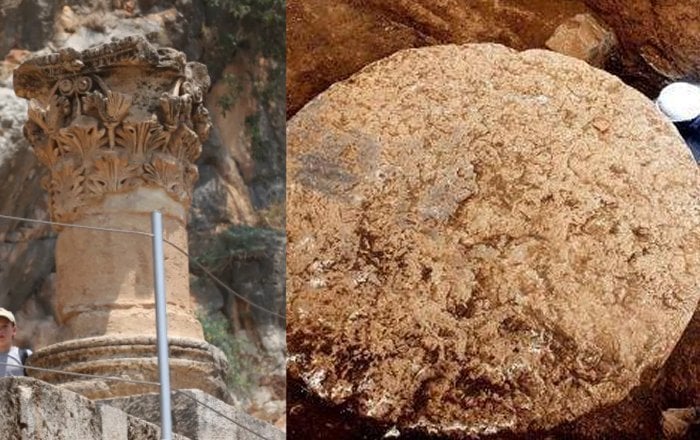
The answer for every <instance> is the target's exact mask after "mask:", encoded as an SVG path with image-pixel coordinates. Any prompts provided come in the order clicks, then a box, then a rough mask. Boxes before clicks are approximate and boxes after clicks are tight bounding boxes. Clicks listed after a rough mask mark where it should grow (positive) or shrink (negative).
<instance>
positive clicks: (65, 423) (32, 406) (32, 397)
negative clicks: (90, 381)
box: [0, 377, 187, 440]
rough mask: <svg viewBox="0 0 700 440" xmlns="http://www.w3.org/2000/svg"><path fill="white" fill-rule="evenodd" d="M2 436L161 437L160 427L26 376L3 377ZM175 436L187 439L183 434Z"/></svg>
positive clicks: (21, 439)
mask: <svg viewBox="0 0 700 440" xmlns="http://www.w3.org/2000/svg"><path fill="white" fill-rule="evenodd" d="M0 398H1V399H2V401H3V408H4V409H3V411H2V414H1V415H0V432H2V438H6V439H13V440H37V439H51V440H75V439H81V440H159V439H160V438H161V437H160V429H159V428H158V426H156V425H153V424H151V423H149V422H146V421H144V420H142V419H141V418H139V417H135V416H132V415H128V414H127V413H125V412H123V411H121V410H119V409H117V408H114V407H110V406H106V405H98V404H95V403H94V402H92V401H90V400H88V399H86V398H85V397H83V396H81V395H79V394H75V393H72V392H70V391H66V390H61V389H59V388H56V387H53V386H51V385H49V384H47V383H45V382H41V381H38V380H36V379H31V378H27V377H11V378H10V377H8V378H3V379H1V380H0ZM173 439H176V440H187V438H186V437H184V436H181V435H177V434H176V435H174V436H173Z"/></svg>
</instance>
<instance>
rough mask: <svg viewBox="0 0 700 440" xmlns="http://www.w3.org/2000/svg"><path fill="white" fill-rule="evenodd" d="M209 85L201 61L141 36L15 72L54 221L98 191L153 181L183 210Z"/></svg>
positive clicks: (69, 216)
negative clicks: (44, 174) (44, 172)
mask: <svg viewBox="0 0 700 440" xmlns="http://www.w3.org/2000/svg"><path fill="white" fill-rule="evenodd" d="M209 86H210V80H209V76H208V73H207V69H206V66H204V65H202V64H200V63H196V62H189V63H186V62H185V56H184V54H182V53H181V52H178V51H175V50H172V49H156V48H155V47H153V46H152V45H151V44H149V43H148V42H147V41H146V40H145V39H143V38H142V37H128V38H125V39H123V40H119V41H115V42H112V43H108V44H104V45H101V46H98V47H95V48H91V49H87V50H85V51H83V52H77V51H75V50H72V49H63V50H61V51H59V52H58V53H53V54H49V55H46V56H43V57H38V58H33V59H31V60H28V61H26V62H25V63H23V64H22V65H21V66H20V67H19V68H17V70H16V71H15V74H14V87H15V92H16V93H17V95H18V96H21V97H24V98H27V99H29V100H30V102H29V110H28V117H29V119H28V121H27V123H26V124H25V127H24V133H25V136H26V137H27V139H28V140H29V141H30V142H31V144H32V145H33V147H34V151H35V153H36V156H37V158H38V159H39V161H40V162H41V163H42V164H44V165H46V166H47V167H48V168H49V170H50V174H49V175H48V176H47V178H46V179H45V181H44V182H43V184H44V187H45V189H46V190H47V191H48V192H49V195H50V211H51V215H52V218H53V219H54V220H56V221H62V222H71V221H74V220H76V219H77V218H79V217H80V214H81V211H82V210H83V208H84V207H85V206H87V205H91V204H95V203H99V202H100V201H101V200H103V197H104V195H105V194H108V193H120V192H127V191H130V190H132V189H134V188H135V187H139V186H155V187H160V188H162V189H164V190H165V191H166V192H167V194H168V195H170V196H171V197H172V198H173V199H175V200H176V201H178V202H180V203H182V204H183V205H184V206H185V208H187V207H188V206H189V203H190V201H191V196H192V187H193V185H194V182H195V181H196V180H197V177H198V174H197V167H196V166H195V165H194V161H195V160H196V159H197V158H198V157H199V155H200V153H201V145H202V142H203V141H204V140H205V139H206V138H207V136H208V134H209V130H210V128H211V122H210V118H209V112H208V111H207V109H206V108H205V107H204V102H203V99H204V94H205V93H206V91H207V89H208V88H209Z"/></svg>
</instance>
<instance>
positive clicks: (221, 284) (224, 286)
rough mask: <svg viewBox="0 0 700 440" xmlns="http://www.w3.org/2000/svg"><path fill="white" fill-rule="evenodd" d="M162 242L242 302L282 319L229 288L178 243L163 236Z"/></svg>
mask: <svg viewBox="0 0 700 440" xmlns="http://www.w3.org/2000/svg"><path fill="white" fill-rule="evenodd" d="M163 242H164V243H167V244H169V245H170V246H172V247H174V248H175V249H176V250H177V251H179V252H181V253H182V254H184V255H185V256H186V257H187V258H188V259H189V260H190V262H191V263H194V264H195V265H196V266H197V267H199V268H200V269H202V270H203V271H204V273H206V274H207V275H209V277H210V278H211V279H213V280H214V281H216V283H217V284H218V285H220V286H221V287H223V288H224V289H226V290H227V291H229V292H230V293H232V294H233V295H234V296H236V297H237V298H240V299H241V300H242V301H243V302H245V303H246V304H249V305H251V306H253V307H255V308H256V309H259V310H262V311H264V312H267V313H269V314H270V315H274V316H276V317H278V318H280V319H282V320H284V319H285V317H284V316H282V315H280V314H279V313H276V312H273V311H272V310H268V309H266V308H265V307H263V306H259V305H257V304H256V303H254V302H252V301H250V300H249V299H248V298H246V297H244V296H243V295H241V294H239V293H237V292H236V291H235V290H233V289H232V288H230V287H229V286H227V285H226V283H224V282H223V281H221V280H220V279H218V278H217V277H215V276H214V274H212V273H211V272H210V271H209V269H207V268H206V267H204V265H203V264H202V263H200V262H199V261H197V260H195V259H194V258H192V257H190V255H189V254H188V253H187V251H185V250H183V249H182V248H180V247H179V246H178V245H176V244H175V243H173V242H171V241H170V240H166V239H165V238H164V239H163Z"/></svg>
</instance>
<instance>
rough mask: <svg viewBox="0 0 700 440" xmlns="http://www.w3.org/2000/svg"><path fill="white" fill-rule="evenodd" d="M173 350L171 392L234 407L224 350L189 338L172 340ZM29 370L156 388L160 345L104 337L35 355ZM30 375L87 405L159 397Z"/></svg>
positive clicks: (113, 385)
mask: <svg viewBox="0 0 700 440" xmlns="http://www.w3.org/2000/svg"><path fill="white" fill-rule="evenodd" d="M169 349H170V384H171V388H172V389H185V388H197V389H200V390H202V391H204V392H206V393H208V394H211V395H212V396H214V397H216V398H218V399H220V400H223V401H225V402H230V401H231V397H230V395H229V392H228V390H227V388H226V383H225V381H224V377H225V374H226V371H227V369H228V361H227V360H226V357H225V356H224V354H223V352H222V351H221V350H219V349H218V348H216V347H214V346H213V345H211V344H209V343H207V342H204V341H200V340H196V339H188V338H170V339H169ZM27 365H28V366H30V367H38V368H51V369H55V370H61V371H65V372H71V373H83V374H95V375H100V376H116V377H119V378H122V379H131V380H137V381H152V382H158V350H157V341H156V338H155V337H152V336H100V337H95V338H86V339H77V340H73V341H66V342H61V343H58V344H53V345H49V346H48V347H44V348H42V349H40V350H37V351H36V352H35V353H34V354H33V355H32V356H31V357H30V358H29V361H28V362H27ZM27 374H28V375H29V376H31V377H34V378H37V379H40V380H43V381H46V382H49V383H51V384H54V385H57V386H60V387H63V388H66V389H68V390H71V391H74V392H76V393H79V394H82V395H83V396H85V397H87V398H89V399H106V398H111V397H120V396H131V395H135V394H145V393H153V392H158V386H156V385H149V384H138V383H130V382H121V381H116V380H109V379H99V378H88V377H85V378H81V377H76V376H71V375H66V374H60V373H54V372H46V371H37V370H27Z"/></svg>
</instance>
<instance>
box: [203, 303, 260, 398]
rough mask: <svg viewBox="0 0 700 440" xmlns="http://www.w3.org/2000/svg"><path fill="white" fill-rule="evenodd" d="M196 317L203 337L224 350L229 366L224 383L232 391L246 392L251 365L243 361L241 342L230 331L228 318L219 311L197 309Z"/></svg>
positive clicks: (249, 380) (248, 385) (249, 383)
mask: <svg viewBox="0 0 700 440" xmlns="http://www.w3.org/2000/svg"><path fill="white" fill-rule="evenodd" d="M197 319H199V322H200V323H201V324H202V329H203V330H204V339H206V340H207V342H209V343H210V344H212V345H214V346H216V347H218V348H220V349H221V351H223V352H224V355H225V356H226V359H228V363H229V367H228V371H227V372H226V373H227V374H226V385H227V386H228V388H229V389H230V390H231V391H233V392H234V393H239V394H241V393H242V394H246V393H247V392H248V391H249V389H250V387H251V385H252V383H251V382H252V381H251V377H250V374H251V372H250V369H251V366H249V365H246V364H245V362H244V359H245V355H244V350H243V349H242V346H241V342H240V341H239V340H237V339H236V338H235V337H234V335H233V333H232V332H231V325H230V324H229V321H228V319H226V317H225V316H223V315H222V314H221V313H207V312H204V311H199V312H198V313H197Z"/></svg>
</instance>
